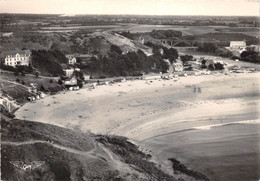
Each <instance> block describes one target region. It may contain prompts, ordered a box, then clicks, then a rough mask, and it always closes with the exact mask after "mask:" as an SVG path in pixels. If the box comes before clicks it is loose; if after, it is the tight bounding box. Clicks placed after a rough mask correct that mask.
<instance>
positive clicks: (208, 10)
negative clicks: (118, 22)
mask: <svg viewBox="0 0 260 181" xmlns="http://www.w3.org/2000/svg"><path fill="white" fill-rule="evenodd" d="M259 5H260V0H0V13H33V14H138V15H217V16H218V15H223V16H232V15H239V16H259V15H260V8H259Z"/></svg>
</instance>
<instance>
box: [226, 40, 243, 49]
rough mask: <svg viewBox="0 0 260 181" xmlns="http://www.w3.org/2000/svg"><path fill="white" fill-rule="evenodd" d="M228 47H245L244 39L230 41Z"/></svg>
mask: <svg viewBox="0 0 260 181" xmlns="http://www.w3.org/2000/svg"><path fill="white" fill-rule="evenodd" d="M230 48H246V42H245V41H231V42H230Z"/></svg>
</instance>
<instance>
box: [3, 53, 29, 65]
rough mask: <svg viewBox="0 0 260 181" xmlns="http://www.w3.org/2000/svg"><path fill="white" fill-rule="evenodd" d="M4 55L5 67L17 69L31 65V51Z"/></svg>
mask: <svg viewBox="0 0 260 181" xmlns="http://www.w3.org/2000/svg"><path fill="white" fill-rule="evenodd" d="M2 54H3V55H4V60H5V65H8V66H13V67H16V66H17V65H25V66H29V65H30V62H31V51H30V50H17V51H16V50H15V51H5V52H3V53H2Z"/></svg>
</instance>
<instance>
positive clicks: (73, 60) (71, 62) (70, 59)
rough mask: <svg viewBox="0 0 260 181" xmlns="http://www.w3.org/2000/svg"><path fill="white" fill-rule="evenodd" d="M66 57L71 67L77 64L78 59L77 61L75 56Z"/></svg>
mask: <svg viewBox="0 0 260 181" xmlns="http://www.w3.org/2000/svg"><path fill="white" fill-rule="evenodd" d="M66 57H67V58H68V60H69V61H68V63H69V64H70V65H74V64H75V63H77V59H76V57H75V56H73V55H66Z"/></svg>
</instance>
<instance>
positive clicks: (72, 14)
mask: <svg viewBox="0 0 260 181" xmlns="http://www.w3.org/2000/svg"><path fill="white" fill-rule="evenodd" d="M2 14H20V15H22V14H29V15H68V16H82V15H87V16H88V15H94V16H225V17H231V16H236V17H258V18H260V14H259V15H195V14H194V15H181V14H178V15H170V14H169V15H167V14H162V15H160V14H154V15H153V14H92V13H88V14H87V13H86V14H83V13H79V14H74V13H10V12H9V13H7V12H4V13H0V15H2Z"/></svg>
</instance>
